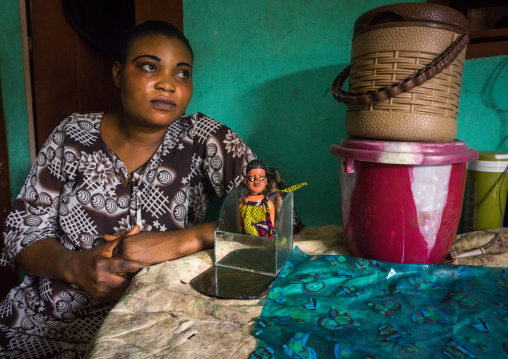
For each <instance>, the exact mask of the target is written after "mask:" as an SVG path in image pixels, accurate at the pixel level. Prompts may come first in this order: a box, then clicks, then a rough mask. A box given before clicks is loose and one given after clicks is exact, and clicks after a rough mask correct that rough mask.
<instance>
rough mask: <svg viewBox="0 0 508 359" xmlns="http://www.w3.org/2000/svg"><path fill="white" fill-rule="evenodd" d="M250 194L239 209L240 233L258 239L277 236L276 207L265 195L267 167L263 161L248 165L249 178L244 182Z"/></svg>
mask: <svg viewBox="0 0 508 359" xmlns="http://www.w3.org/2000/svg"><path fill="white" fill-rule="evenodd" d="M243 184H244V185H245V187H247V189H248V191H249V193H248V194H246V195H244V197H243V201H242V203H240V206H239V207H238V213H239V218H238V220H239V222H238V223H239V225H240V232H243V233H245V234H251V235H253V236H258V237H269V238H271V237H273V236H274V234H275V206H274V205H273V202H272V201H270V200H269V199H268V197H266V196H265V195H264V194H263V190H264V189H265V187H266V165H265V164H264V163H263V161H261V160H252V161H250V162H249V163H248V164H247V176H245V179H244V181H243Z"/></svg>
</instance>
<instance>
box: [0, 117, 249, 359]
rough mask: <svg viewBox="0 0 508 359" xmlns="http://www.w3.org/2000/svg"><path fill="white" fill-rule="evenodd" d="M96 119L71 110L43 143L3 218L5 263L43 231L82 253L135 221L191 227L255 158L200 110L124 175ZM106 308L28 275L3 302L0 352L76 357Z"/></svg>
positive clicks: (150, 227)
mask: <svg viewBox="0 0 508 359" xmlns="http://www.w3.org/2000/svg"><path fill="white" fill-rule="evenodd" d="M102 116H103V114H102V113H96V114H73V115H71V116H70V117H68V118H67V119H65V120H64V121H63V122H61V123H60V124H59V125H58V127H57V128H56V129H55V130H54V131H53V133H52V134H51V136H50V137H49V139H48V140H47V141H46V143H45V144H44V146H43V148H42V149H41V151H40V152H39V154H38V156H37V159H36V161H35V163H34V165H33V167H32V169H31V171H30V173H29V175H28V178H27V180H26V182H25V184H24V186H23V188H22V190H21V193H20V195H19V196H18V198H17V200H16V202H15V203H14V206H13V208H12V210H11V212H10V214H9V216H8V217H7V220H6V223H5V227H4V232H3V237H4V245H5V248H4V252H3V253H2V257H1V258H0V264H1V265H4V266H8V265H13V264H14V260H15V257H16V256H17V254H18V253H19V252H20V251H21V250H23V248H25V247H26V246H28V245H30V244H31V243H33V242H35V241H37V240H41V239H44V238H50V237H54V238H56V239H57V240H58V241H59V242H60V243H62V244H63V245H64V246H65V247H66V248H69V249H71V250H76V251H78V250H84V249H89V248H91V247H94V246H96V245H99V244H101V243H103V239H102V237H103V236H104V234H115V233H121V232H124V231H127V230H129V229H130V228H132V227H133V226H134V225H135V224H140V225H141V228H142V230H144V231H170V230H175V229H180V228H187V227H192V226H193V225H195V224H197V223H200V222H201V220H202V219H203V216H204V214H205V210H206V207H207V204H208V202H209V200H210V199H211V197H212V196H213V194H214V193H216V194H217V195H218V196H219V197H221V198H222V197H224V196H225V194H226V193H227V192H228V191H229V190H231V189H232V188H234V187H236V186H238V185H239V184H240V183H241V182H242V179H243V177H244V175H245V166H246V163H247V162H248V161H249V160H251V159H253V158H255V157H254V155H253V154H252V152H251V151H250V149H249V148H248V147H247V146H246V145H245V143H244V142H243V141H242V140H241V139H240V137H238V135H236V134H235V133H234V132H233V131H232V130H230V129H229V128H228V127H226V126H224V125H223V124H221V123H219V122H217V121H215V120H213V119H211V118H209V117H206V116H204V115H203V114H200V113H196V114H194V115H191V116H184V117H181V118H180V119H179V120H177V121H176V122H174V123H173V124H171V125H170V126H169V128H168V130H167V132H166V135H165V137H164V140H163V142H162V143H161V145H160V146H159V148H158V150H157V151H156V153H155V154H154V155H153V156H152V158H151V159H150V160H149V161H148V162H147V163H146V164H145V165H144V166H142V167H141V168H139V169H138V170H136V171H135V172H134V174H133V176H132V178H130V176H129V174H128V172H127V169H126V167H125V165H124V163H123V162H122V161H121V160H120V159H119V158H118V157H117V156H116V155H115V154H114V153H113V151H111V150H110V149H109V148H108V146H107V145H106V144H105V143H104V142H103V141H102V138H101V135H100V130H101V120H102ZM110 308H111V305H109V304H104V303H102V302H100V301H97V300H94V299H92V298H91V297H90V296H88V295H87V294H86V293H85V292H84V291H82V290H80V289H79V288H78V287H77V286H76V285H72V284H69V283H66V282H63V281H58V280H53V279H47V278H39V277H35V276H32V275H26V276H25V278H24V281H23V283H22V284H21V285H20V286H18V287H16V288H14V289H12V290H11V291H10V292H9V294H8V295H7V298H6V299H4V300H3V301H2V302H0V358H4V357H5V358H11V357H12V358H53V357H55V358H56V357H58V358H74V357H76V358H79V357H81V356H82V355H83V353H84V351H85V350H86V347H87V345H88V343H89V341H90V340H91V339H92V336H93V335H94V333H95V331H96V330H97V329H98V327H99V326H100V324H101V323H102V321H103V318H104V316H105V315H106V314H107V312H108V311H109V310H110Z"/></svg>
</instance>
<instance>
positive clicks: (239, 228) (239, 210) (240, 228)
mask: <svg viewBox="0 0 508 359" xmlns="http://www.w3.org/2000/svg"><path fill="white" fill-rule="evenodd" d="M244 205H245V204H244V203H243V202H242V203H240V205H239V206H238V233H243V217H242V208H243V206H244Z"/></svg>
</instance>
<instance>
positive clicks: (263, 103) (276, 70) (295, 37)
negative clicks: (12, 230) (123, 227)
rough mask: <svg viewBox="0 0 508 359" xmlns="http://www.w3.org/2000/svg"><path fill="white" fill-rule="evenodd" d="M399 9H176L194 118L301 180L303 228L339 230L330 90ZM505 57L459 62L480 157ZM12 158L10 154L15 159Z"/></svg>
mask: <svg viewBox="0 0 508 359" xmlns="http://www.w3.org/2000/svg"><path fill="white" fill-rule="evenodd" d="M393 2H401V1H400V0H399V1H390V0H386V1H374V0H357V1H354V2H352V1H331V0H330V1H323V0H306V1H297V0H293V1H289V0H255V1H254V0H246V1H227V0H184V2H183V3H184V27H185V33H186V35H187V36H188V37H189V39H190V41H191V44H192V45H193V48H194V51H195V55H196V61H195V95H194V98H193V100H192V102H191V104H190V107H189V113H190V112H195V111H201V112H203V113H205V114H207V115H209V116H212V117H214V118H216V119H218V120H220V121H222V122H224V123H226V124H227V125H229V126H230V127H232V128H233V129H234V130H235V131H236V132H238V133H239V134H240V135H241V136H242V137H243V138H244V139H245V141H246V142H247V143H248V144H249V145H250V146H251V147H252V148H253V150H254V151H255V152H256V153H257V154H258V155H259V156H260V157H261V158H262V159H264V160H265V161H266V162H267V163H268V164H269V165H271V166H277V167H279V168H280V170H281V172H282V174H283V177H284V179H285V180H286V182H287V184H289V185H291V184H295V183H299V182H302V181H306V182H308V183H309V185H308V186H307V187H304V188H303V189H300V190H298V191H297V192H296V193H295V203H296V207H297V209H298V211H299V213H300V215H301V217H302V219H303V221H304V222H305V223H306V224H307V225H324V224H340V223H341V222H340V211H339V205H338V203H339V190H338V161H337V159H336V157H334V156H332V155H330V154H329V148H330V145H332V144H333V143H336V142H338V141H339V140H340V139H341V138H342V137H344V136H346V134H345V132H344V116H345V112H346V106H345V105H343V104H339V103H338V102H336V101H335V100H334V99H333V97H332V95H331V93H330V91H329V88H330V85H331V82H332V81H333V79H334V78H335V77H336V76H337V75H338V74H339V72H340V71H341V70H342V69H343V68H344V67H346V66H347V65H348V64H349V56H350V53H351V37H352V27H353V23H354V21H355V20H356V18H357V17H358V16H359V15H360V14H362V13H363V12H365V11H367V10H369V9H371V8H374V7H377V6H381V5H384V4H388V3H393ZM18 11H19V10H18V2H17V1H14V0H9V1H0V30H1V31H0V46H1V47H0V71H1V72H0V76H1V79H2V90H3V94H4V98H3V101H4V111H5V115H6V120H7V127H8V128H7V131H8V142H9V156H10V166H11V190H12V193H13V196H16V195H17V193H18V192H19V189H20V188H21V185H22V183H23V181H24V180H25V178H26V176H27V174H28V171H29V167H30V164H29V158H30V156H29V144H28V129H27V126H26V116H27V115H26V106H25V97H24V83H23V72H22V56H21V44H20V27H19V15H18ZM507 67H508V56H499V57H492V58H485V59H476V60H467V61H466V66H465V68H464V74H463V85H462V94H461V102H460V108H459V110H460V114H459V117H458V121H459V130H458V135H457V137H458V138H459V139H461V140H464V141H466V142H467V143H468V144H469V145H470V146H471V147H473V148H476V149H478V150H501V151H508V141H506V137H507V136H508V129H507V127H508V118H507V117H508V101H506V100H505V99H506V98H508V96H507V95H508V94H507V92H508V71H507ZM14 149H15V150H14Z"/></svg>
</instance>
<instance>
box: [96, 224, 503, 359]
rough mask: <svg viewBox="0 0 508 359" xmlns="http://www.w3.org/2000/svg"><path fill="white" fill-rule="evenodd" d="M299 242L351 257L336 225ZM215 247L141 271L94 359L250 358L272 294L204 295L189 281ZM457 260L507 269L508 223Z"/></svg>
mask: <svg viewBox="0 0 508 359" xmlns="http://www.w3.org/2000/svg"><path fill="white" fill-rule="evenodd" d="M495 233H496V231H494V230H492V231H479V232H473V233H467V234H462V235H458V236H457V238H456V241H455V243H454V246H453V248H452V250H455V251H458V252H463V251H465V250H469V249H474V248H476V247H477V246H478V245H485V244H487V243H489V242H490V241H491V240H492V239H493V237H494V236H495ZM294 245H295V246H298V247H299V248H300V249H301V250H302V251H303V252H305V253H306V254H309V255H314V254H343V255H350V253H349V251H348V249H347V246H346V241H345V238H344V235H343V232H342V229H341V228H340V227H337V226H324V227H310V228H305V229H304V230H303V231H302V232H300V233H299V234H298V235H295V238H294ZM212 258H213V253H212V251H205V252H201V253H196V254H194V255H191V256H187V257H184V258H181V259H178V260H175V261H169V262H164V263H161V264H158V265H155V266H152V267H149V268H145V269H144V270H143V271H141V272H140V273H139V274H138V275H137V276H136V277H135V278H134V280H133V282H132V284H131V286H130V288H129V290H128V291H127V293H126V294H125V295H124V296H123V297H122V298H121V300H120V301H119V302H118V303H117V305H116V306H115V307H114V309H113V310H112V311H111V313H110V314H109V315H108V316H107V317H106V319H105V321H104V324H103V325H102V327H101V328H100V330H99V332H98V333H97V335H96V337H95V339H94V340H93V342H92V343H91V345H90V347H89V351H88V357H89V358H108V359H109V358H122V359H123V358H192V359H198V358H249V356H250V354H251V353H252V352H253V351H254V350H255V348H256V345H257V340H256V338H255V337H254V336H253V328H254V323H255V320H256V318H258V317H259V315H260V313H261V310H262V308H263V305H264V303H265V299H266V293H265V294H264V295H262V296H261V298H260V299H256V300H222V299H214V298H209V297H206V296H203V295H201V294H199V293H197V292H196V291H194V290H193V289H192V288H191V286H190V285H189V282H190V281H191V280H192V279H193V278H194V277H195V276H197V275H198V274H200V273H201V272H203V271H204V270H206V269H207V268H209V267H210V266H211V265H212V261H213V259H212ZM445 263H450V264H454V265H481V266H489V267H508V229H505V230H504V231H503V234H502V235H501V237H500V239H499V240H498V242H497V243H496V244H495V245H493V246H492V247H491V248H489V249H488V250H487V253H486V255H485V256H480V257H466V258H459V259H456V260H454V261H453V262H452V261H451V259H450V260H447V261H445Z"/></svg>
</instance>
